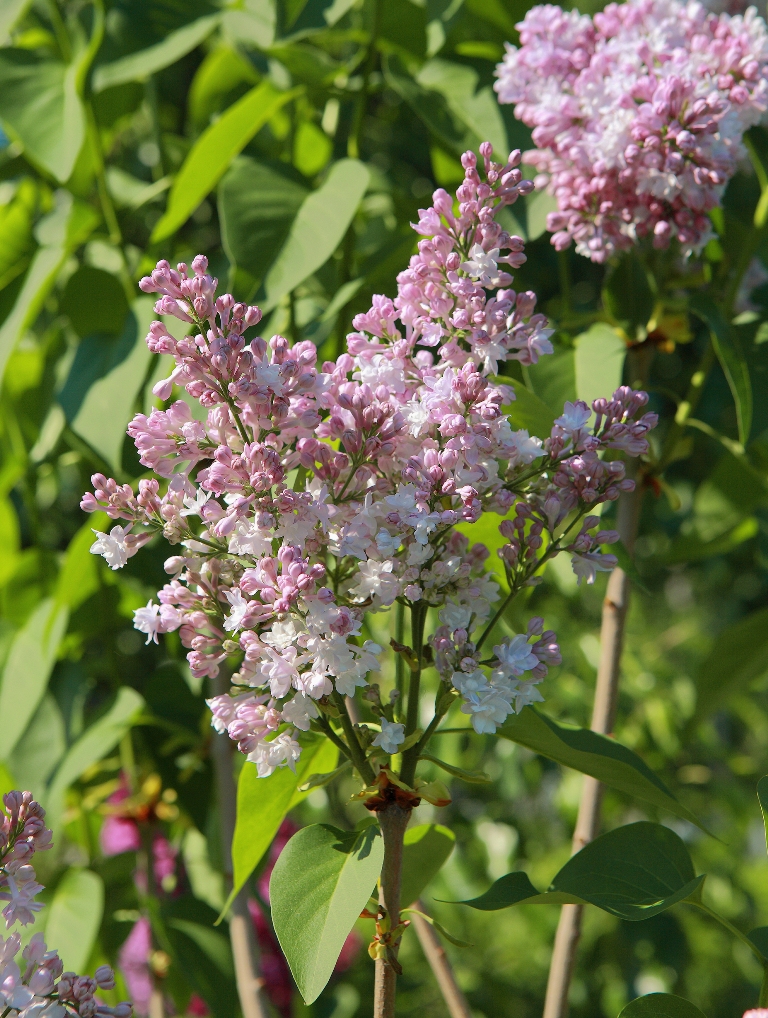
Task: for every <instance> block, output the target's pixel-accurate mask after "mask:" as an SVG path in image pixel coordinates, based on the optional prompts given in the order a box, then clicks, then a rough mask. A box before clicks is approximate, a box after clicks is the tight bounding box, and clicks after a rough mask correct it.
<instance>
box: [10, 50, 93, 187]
mask: <svg viewBox="0 0 768 1018" xmlns="http://www.w3.org/2000/svg"><path fill="white" fill-rule="evenodd" d="M78 73H79V67H78V65H77V64H76V63H75V64H69V65H66V64H63V63H61V62H60V61H58V60H49V59H46V58H44V57H41V56H39V55H38V54H37V53H34V52H32V51H30V50H26V49H13V48H7V49H0V120H2V122H3V126H4V127H5V128H6V130H7V132H8V134H9V136H10V137H12V138H13V139H14V140H16V141H18V142H19V144H21V145H22V146H23V148H24V153H25V155H26V156H27V157H28V158H29V159H30V160H31V161H32V162H33V163H36V164H37V165H38V166H40V167H41V168H42V169H43V170H45V171H47V172H48V173H50V174H51V176H53V177H55V178H56V180H59V181H61V182H62V183H64V181H66V180H68V179H69V177H70V176H71V174H72V170H73V169H74V167H75V161H76V159H77V157H78V154H79V152H80V149H81V148H82V145H83V140H84V138H85V115H84V113H83V108H82V105H81V103H80V98H79V96H78V94H77V76H78Z"/></svg>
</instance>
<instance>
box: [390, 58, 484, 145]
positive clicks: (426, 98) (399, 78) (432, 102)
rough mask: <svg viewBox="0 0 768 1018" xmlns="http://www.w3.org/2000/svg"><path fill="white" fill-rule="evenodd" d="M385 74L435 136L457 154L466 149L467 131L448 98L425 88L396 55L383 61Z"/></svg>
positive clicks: (473, 138)
mask: <svg viewBox="0 0 768 1018" xmlns="http://www.w3.org/2000/svg"><path fill="white" fill-rule="evenodd" d="M384 76H385V78H386V80H387V84H388V85H389V86H390V87H391V88H392V89H394V91H395V92H397V94H398V95H399V96H400V97H401V98H402V99H404V100H405V101H406V102H407V103H408V105H409V106H410V107H411V109H412V110H413V112H414V113H415V114H416V116H417V117H418V118H419V119H420V120H421V121H422V122H423V123H424V125H425V126H426V127H427V128H428V129H429V130H430V131H431V132H432V133H433V134H434V135H435V137H437V138H438V139H439V140H440V141H442V142H443V144H444V145H445V146H446V147H447V148H448V149H449V151H451V152H452V153H453V154H454V155H456V156H459V155H461V153H462V152H463V151H464V150H465V149H466V148H467V141H468V138H467V135H468V131H467V129H466V126H465V125H464V124H462V123H460V122H458V121H457V118H456V117H455V116H454V114H453V113H452V112H451V109H450V107H449V106H448V103H447V102H446V100H445V98H444V97H443V96H442V95H441V94H440V93H439V92H434V91H432V90H431V89H426V88H422V86H421V85H420V84H419V83H418V82H417V81H416V80H415V79H414V78H412V77H411V75H410V74H408V72H407V70H406V68H405V66H404V65H403V63H402V62H401V61H400V60H398V59H397V58H396V57H388V58H387V59H386V60H385V61H384ZM469 140H470V141H471V140H475V136H474V135H473V134H472V135H471V136H470V139H469Z"/></svg>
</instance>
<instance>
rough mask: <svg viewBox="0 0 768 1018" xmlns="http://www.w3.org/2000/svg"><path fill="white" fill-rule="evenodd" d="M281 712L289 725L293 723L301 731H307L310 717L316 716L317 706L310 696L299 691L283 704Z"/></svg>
mask: <svg viewBox="0 0 768 1018" xmlns="http://www.w3.org/2000/svg"><path fill="white" fill-rule="evenodd" d="M282 714H283V718H284V719H285V720H286V721H287V722H288V724H289V725H295V726H296V728H300V729H301V730H302V732H308V731H309V722H310V719H311V718H316V717H317V707H316V706H315V703H314V700H313V699H312V698H311V697H309V696H307V695H306V693H301V692H299V693H296V695H295V696H294V697H293V699H292V700H288V701H287V702H286V703H284V704H283V710H282Z"/></svg>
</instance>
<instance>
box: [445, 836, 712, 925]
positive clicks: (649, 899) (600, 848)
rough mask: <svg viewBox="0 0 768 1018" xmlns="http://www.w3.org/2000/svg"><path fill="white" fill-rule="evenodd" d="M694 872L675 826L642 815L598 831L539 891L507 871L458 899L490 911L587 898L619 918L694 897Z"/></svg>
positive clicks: (647, 913) (645, 915) (641, 915)
mask: <svg viewBox="0 0 768 1018" xmlns="http://www.w3.org/2000/svg"><path fill="white" fill-rule="evenodd" d="M703 881H704V876H700V877H697V876H696V875H695V872H694V869H693V863H692V862H691V858H690V856H689V855H688V850H687V848H686V847H685V845H684V843H683V841H682V840H681V839H680V838H679V837H678V835H677V834H675V833H674V831H670V830H669V828H668V827H662V825H661V824H652V823H649V822H648V821H645V820H642V821H640V822H639V823H636V824H628V825H627V826H626V827H619V828H617V829H616V830H615V831H610V832H609V833H608V834H603V835H602V836H601V837H599V838H596V839H595V840H594V841H592V842H590V843H589V844H588V845H586V846H585V847H584V848H582V850H581V851H580V852H577V853H576V855H574V856H573V857H572V858H571V859H569V860H568V862H567V863H566V864H565V866H563V868H562V869H561V870H560V871H559V873H557V875H556V876H555V878H554V880H553V881H552V883H551V885H550V887H549V889H548V890H547V891H546V892H545V893H544V894H539V892H538V891H537V890H536V888H535V887H534V886H533V884H531V882H530V880H529V879H528V877H527V875H526V874H525V873H508V874H507V875H506V876H504V877H501V879H500V880H497V881H496V882H495V883H494V884H492V886H491V887H490V888H489V889H488V890H487V891H486V892H485V894H482V895H480V897H478V898H473V899H471V900H470V901H464V902H459V904H462V905H469V906H470V907H471V908H476V909H480V910H481V911H485V912H493V911H496V910H498V909H501V908H509V907H510V906H511V905H517V904H522V903H525V904H535V905H540V904H547V903H549V904H553V905H563V904H576V905H580V904H587V905H595V906H597V908H600V909H602V910H603V911H604V912H609V913H610V914H611V915H615V916H618V917H619V918H620V919H627V920H630V921H637V920H641V919H650V918H651V916H654V915H658V914H659V912H664V911H665V910H666V909H668V908H671V906H672V905H675V904H677V902H679V901H684V900H685V899H686V898H695V897H696V896H697V894H698V893H699V889H700V887H701V884H702V882H703Z"/></svg>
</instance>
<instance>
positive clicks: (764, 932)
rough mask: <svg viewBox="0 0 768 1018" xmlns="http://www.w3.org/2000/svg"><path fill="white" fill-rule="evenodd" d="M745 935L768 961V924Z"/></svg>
mask: <svg viewBox="0 0 768 1018" xmlns="http://www.w3.org/2000/svg"><path fill="white" fill-rule="evenodd" d="M763 780H765V779H763ZM763 815H765V814H763ZM747 936H748V937H749V939H750V940H751V941H752V943H753V944H754V945H755V947H756V948H757V949H758V951H759V952H760V954H762V956H763V958H765V959H766V961H768V926H758V927H757V929H756V930H751V931H750V932H749V933H748V934H747Z"/></svg>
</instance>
